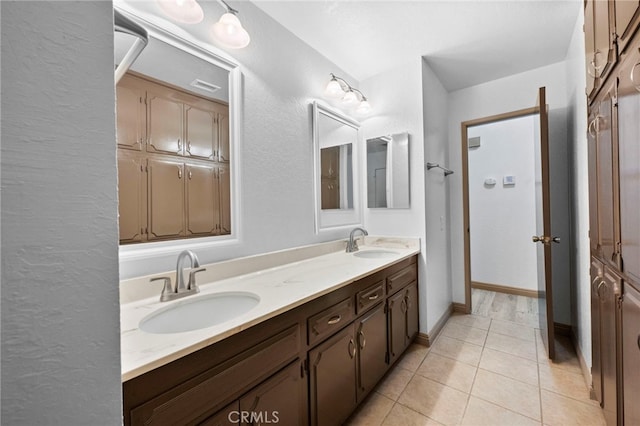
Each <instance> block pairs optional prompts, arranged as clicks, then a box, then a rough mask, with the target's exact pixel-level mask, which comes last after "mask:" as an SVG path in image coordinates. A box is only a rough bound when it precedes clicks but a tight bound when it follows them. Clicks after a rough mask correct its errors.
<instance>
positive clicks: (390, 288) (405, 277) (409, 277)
mask: <svg viewBox="0 0 640 426" xmlns="http://www.w3.org/2000/svg"><path fill="white" fill-rule="evenodd" d="M417 275H418V273H417V271H416V265H415V264H412V265H409V266H407V267H406V268H404V269H402V270H400V271H398V272H396V273H395V274H393V275H391V276H389V277H388V278H387V294H393V293H395V292H396V291H398V290H400V289H401V288H402V287H404V286H405V285H407V284H409V283H410V282H411V281H415V280H416V279H417V278H418V277H417Z"/></svg>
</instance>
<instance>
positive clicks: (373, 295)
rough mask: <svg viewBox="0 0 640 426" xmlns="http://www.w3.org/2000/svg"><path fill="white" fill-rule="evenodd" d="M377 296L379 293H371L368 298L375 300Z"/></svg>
mask: <svg viewBox="0 0 640 426" xmlns="http://www.w3.org/2000/svg"><path fill="white" fill-rule="evenodd" d="M378 297H380V295H379V294H378V293H376V294H372V295H370V296H369V297H368V299H369V300H376V299H377V298H378Z"/></svg>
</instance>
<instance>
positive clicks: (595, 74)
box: [587, 50, 604, 78]
mask: <svg viewBox="0 0 640 426" xmlns="http://www.w3.org/2000/svg"><path fill="white" fill-rule="evenodd" d="M601 53H602V52H600V51H599V50H596V51H595V52H593V60H592V61H591V62H589V65H590V66H588V67H587V73H588V74H589V76H591V77H593V78H598V77H600V74H601V71H602V68H603V66H604V65H600V66H598V65H597V62H598V55H600V54H601ZM591 67H593V72H592V71H591Z"/></svg>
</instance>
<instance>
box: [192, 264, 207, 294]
mask: <svg viewBox="0 0 640 426" xmlns="http://www.w3.org/2000/svg"><path fill="white" fill-rule="evenodd" d="M206 270H207V268H200V269H194V270H192V271H190V272H189V282H187V290H193V291H195V292H196V293H197V292H198V291H200V290H199V289H198V284H196V274H197V273H198V272H204V271H206Z"/></svg>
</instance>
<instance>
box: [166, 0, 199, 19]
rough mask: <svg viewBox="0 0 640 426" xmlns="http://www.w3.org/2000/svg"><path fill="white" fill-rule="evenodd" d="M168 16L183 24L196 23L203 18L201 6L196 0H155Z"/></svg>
mask: <svg viewBox="0 0 640 426" xmlns="http://www.w3.org/2000/svg"><path fill="white" fill-rule="evenodd" d="M157 2H158V5H159V6H160V9H162V12H164V14H165V15H167V16H168V17H169V18H171V19H173V20H174V21H177V22H181V23H183V24H197V23H199V22H202V20H203V19H204V12H203V11H202V7H200V5H199V4H198V2H197V1H196V0H157Z"/></svg>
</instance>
